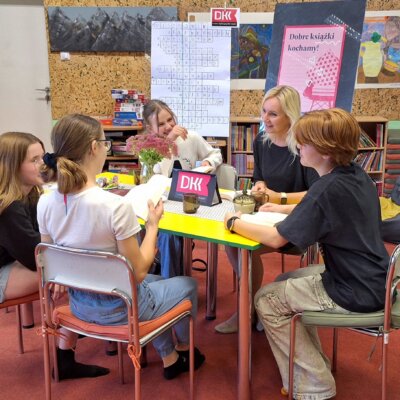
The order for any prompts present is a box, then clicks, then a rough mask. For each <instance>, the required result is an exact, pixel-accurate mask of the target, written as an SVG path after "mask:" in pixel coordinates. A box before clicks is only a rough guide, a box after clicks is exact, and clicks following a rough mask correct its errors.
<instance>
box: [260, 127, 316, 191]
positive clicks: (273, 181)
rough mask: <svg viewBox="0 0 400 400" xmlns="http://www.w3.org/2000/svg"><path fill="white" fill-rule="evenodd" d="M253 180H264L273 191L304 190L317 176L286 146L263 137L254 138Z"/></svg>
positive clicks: (261, 134)
mask: <svg viewBox="0 0 400 400" xmlns="http://www.w3.org/2000/svg"><path fill="white" fill-rule="evenodd" d="M253 148H254V173H253V179H254V182H257V181H264V182H265V184H266V185H267V187H268V189H271V190H274V191H275V192H288V193H291V192H304V191H306V190H308V189H309V188H310V186H311V185H312V184H313V183H314V182H315V181H316V180H317V179H318V178H319V176H318V174H317V172H316V171H315V170H314V169H313V168H307V167H303V166H302V165H301V163H300V158H299V157H298V156H295V155H293V154H292V153H291V152H290V151H289V149H288V147H287V146H286V147H279V146H276V145H275V144H273V143H271V142H270V141H269V140H264V139H263V133H262V132H261V133H259V134H258V135H257V136H256V138H255V139H254V143H253Z"/></svg>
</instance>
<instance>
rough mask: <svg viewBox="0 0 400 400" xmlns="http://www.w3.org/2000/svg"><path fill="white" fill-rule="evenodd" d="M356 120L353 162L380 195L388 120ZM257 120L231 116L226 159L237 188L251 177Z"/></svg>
mask: <svg viewBox="0 0 400 400" xmlns="http://www.w3.org/2000/svg"><path fill="white" fill-rule="evenodd" d="M356 119H357V122H358V123H359V125H360V128H361V132H362V133H361V138H360V145H359V147H358V152H357V155H356V157H355V161H356V162H357V163H358V164H360V165H361V166H362V167H363V169H364V170H365V171H366V172H367V173H368V175H370V176H371V178H372V179H373V180H374V182H375V183H376V186H377V190H378V193H379V194H380V195H381V194H382V193H383V182H384V178H385V160H386V144H387V124H388V120H387V119H386V118H383V117H379V116H371V117H369V116H368V117H367V116H365V117H361V116H360V117H356ZM260 121H261V120H260V118H259V117H231V121H230V124H231V135H230V138H229V139H230V145H229V144H228V145H229V149H230V154H228V155H227V160H228V162H229V163H231V164H232V165H233V166H234V167H235V168H236V171H237V174H238V189H242V188H243V187H244V186H245V184H246V182H249V181H251V179H252V176H253V169H254V157H253V141H254V138H255V137H256V135H257V134H258V132H259V128H260ZM399 158H400V156H399ZM399 165H400V161H399ZM247 185H248V184H247Z"/></svg>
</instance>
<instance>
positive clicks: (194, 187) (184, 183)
mask: <svg viewBox="0 0 400 400" xmlns="http://www.w3.org/2000/svg"><path fill="white" fill-rule="evenodd" d="M185 193H195V194H197V196H198V198H199V203H200V204H201V205H203V206H209V207H210V206H213V205H215V204H219V203H221V196H220V194H219V190H218V184H217V177H216V175H214V174H205V173H203V172H196V171H184V170H179V169H174V170H173V171H172V184H171V188H170V191H169V196H168V200H175V201H183V195H184V194H185Z"/></svg>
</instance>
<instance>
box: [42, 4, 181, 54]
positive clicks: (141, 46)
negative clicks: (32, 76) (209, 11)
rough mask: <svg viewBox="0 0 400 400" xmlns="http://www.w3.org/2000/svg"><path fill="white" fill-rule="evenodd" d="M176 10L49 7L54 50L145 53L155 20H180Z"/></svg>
mask: <svg viewBox="0 0 400 400" xmlns="http://www.w3.org/2000/svg"><path fill="white" fill-rule="evenodd" d="M177 19H178V11H177V8H176V7H48V23H49V35H50V50H51V51H75V52H91V51H96V52H146V53H147V54H150V49H151V23H152V21H177Z"/></svg>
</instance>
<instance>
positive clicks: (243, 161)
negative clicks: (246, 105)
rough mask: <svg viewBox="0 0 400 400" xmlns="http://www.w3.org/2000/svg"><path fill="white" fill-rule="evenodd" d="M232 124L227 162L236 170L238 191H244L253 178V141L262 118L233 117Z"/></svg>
mask: <svg viewBox="0 0 400 400" xmlns="http://www.w3.org/2000/svg"><path fill="white" fill-rule="evenodd" d="M230 123H231V135H230V144H229V149H230V154H229V156H228V157H227V160H228V163H230V164H231V165H233V166H234V167H235V168H236V171H237V174H238V189H243V187H244V186H245V185H246V184H248V182H249V181H251V179H252V177H253V170H254V156H253V141H254V139H255V137H256V135H257V133H258V131H259V126H260V118H257V117H232V118H231V121H230Z"/></svg>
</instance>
